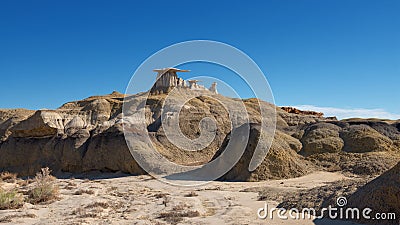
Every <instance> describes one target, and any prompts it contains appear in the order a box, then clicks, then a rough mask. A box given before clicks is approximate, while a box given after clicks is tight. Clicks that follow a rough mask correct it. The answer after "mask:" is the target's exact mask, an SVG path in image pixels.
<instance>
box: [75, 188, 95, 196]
mask: <svg viewBox="0 0 400 225" xmlns="http://www.w3.org/2000/svg"><path fill="white" fill-rule="evenodd" d="M83 194H88V195H93V194H94V191H93V190H89V189H80V190H77V191H75V193H74V195H83Z"/></svg>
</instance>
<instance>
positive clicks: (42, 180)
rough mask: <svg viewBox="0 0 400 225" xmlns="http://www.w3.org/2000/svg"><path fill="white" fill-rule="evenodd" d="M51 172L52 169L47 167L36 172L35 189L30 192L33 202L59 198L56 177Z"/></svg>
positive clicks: (30, 199)
mask: <svg viewBox="0 0 400 225" xmlns="http://www.w3.org/2000/svg"><path fill="white" fill-rule="evenodd" d="M50 173H51V171H50V169H49V168H47V167H46V168H42V170H41V172H39V173H37V174H36V176H35V179H34V180H35V181H34V186H33V189H31V190H30V191H29V192H28V198H29V201H30V202H31V203H33V204H36V203H41V202H47V201H51V200H56V199H58V194H59V192H58V187H57V186H56V185H55V184H54V180H55V178H54V177H53V176H51V175H50Z"/></svg>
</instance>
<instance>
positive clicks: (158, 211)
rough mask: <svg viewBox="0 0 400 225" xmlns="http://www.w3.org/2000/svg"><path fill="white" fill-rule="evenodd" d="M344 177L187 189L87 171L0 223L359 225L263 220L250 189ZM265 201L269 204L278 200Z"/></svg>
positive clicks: (4, 214) (0, 214)
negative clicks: (57, 193)
mask: <svg viewBox="0 0 400 225" xmlns="http://www.w3.org/2000/svg"><path fill="white" fill-rule="evenodd" d="M75 177H78V176H75ZM84 177H90V178H91V179H85V178H84ZM341 179H347V177H345V176H344V175H342V174H340V173H330V172H316V173H313V174H310V175H307V176H304V177H299V178H294V179H286V180H270V181H263V182H218V181H213V182H211V183H209V184H207V185H204V186H198V187H191V188H182V187H176V186H171V185H167V184H164V183H161V182H159V181H158V180H156V179H153V178H152V177H150V176H126V175H124V174H99V173H98V174H86V175H82V176H81V178H75V179H71V178H66V179H57V180H56V183H57V184H58V185H59V187H60V197H61V198H60V199H59V200H57V201H54V202H52V203H47V204H42V205H32V204H29V203H25V205H24V206H23V208H21V209H17V210H2V211H0V221H1V223H2V224H171V223H174V222H178V223H179V224H272V225H275V224H300V225H308V224H310V225H311V224H332V225H333V224H355V223H352V222H343V221H327V220H323V221H313V220H312V219H307V220H293V219H289V220H280V219H278V218H277V217H275V218H274V219H273V220H270V219H266V220H262V219H259V218H257V210H258V209H259V208H260V207H263V206H264V204H265V201H258V200H257V199H258V193H257V192H255V191H254V192H251V191H248V189H249V188H250V190H251V188H255V189H256V188H257V187H270V188H273V189H276V190H277V191H279V190H282V191H297V190H304V189H310V188H313V187H318V186H322V185H325V184H327V183H329V182H334V181H338V180H341ZM245 189H247V191H243V190H245ZM80 192H82V193H80ZM188 195H189V196H190V197H189V196H188ZM266 203H267V204H268V205H269V207H275V206H277V204H278V202H274V201H267V202H266ZM197 212H198V214H197ZM185 213H186V215H185ZM181 216H182V217H181ZM10 221H11V222H10Z"/></svg>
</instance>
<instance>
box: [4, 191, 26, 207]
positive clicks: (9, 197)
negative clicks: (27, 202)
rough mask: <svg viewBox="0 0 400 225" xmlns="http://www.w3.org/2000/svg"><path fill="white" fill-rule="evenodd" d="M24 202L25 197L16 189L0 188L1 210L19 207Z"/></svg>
mask: <svg viewBox="0 0 400 225" xmlns="http://www.w3.org/2000/svg"><path fill="white" fill-rule="evenodd" d="M23 204H24V198H23V196H22V195H21V194H20V193H18V192H17V191H16V190H10V191H5V190H3V189H1V188H0V210H3V209H17V208H19V207H21V206H22V205H23Z"/></svg>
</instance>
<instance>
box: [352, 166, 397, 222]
mask: <svg viewBox="0 0 400 225" xmlns="http://www.w3.org/2000/svg"><path fill="white" fill-rule="evenodd" d="M347 206H348V207H357V208H359V209H364V208H370V209H372V210H373V211H372V212H373V213H378V212H379V213H395V214H396V219H394V220H364V219H362V220H360V222H362V223H367V224H380V225H381V224H382V225H398V224H399V218H398V216H399V215H400V163H398V164H397V165H396V166H394V167H393V168H392V169H390V170H388V171H386V172H385V173H384V174H382V175H381V176H379V177H377V178H376V179H374V180H372V181H371V182H369V183H367V184H366V185H364V186H363V187H361V188H359V189H358V190H357V191H356V192H355V193H353V194H352V195H351V196H350V197H349V199H348V205H347Z"/></svg>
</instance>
